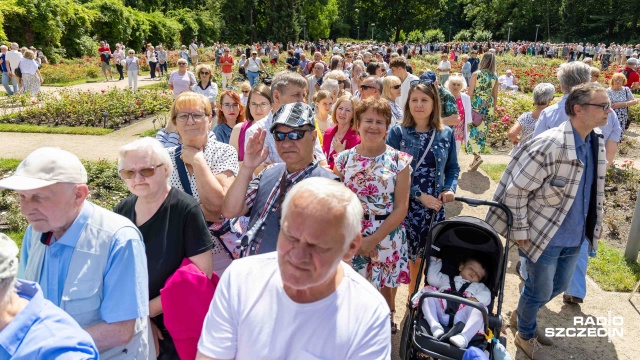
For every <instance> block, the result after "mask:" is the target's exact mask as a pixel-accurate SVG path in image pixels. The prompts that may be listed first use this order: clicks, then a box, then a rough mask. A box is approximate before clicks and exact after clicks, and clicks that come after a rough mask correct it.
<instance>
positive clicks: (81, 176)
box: [0, 147, 87, 190]
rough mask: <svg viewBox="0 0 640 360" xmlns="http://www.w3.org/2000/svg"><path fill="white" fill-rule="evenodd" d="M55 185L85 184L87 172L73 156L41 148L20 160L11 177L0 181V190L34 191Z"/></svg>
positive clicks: (50, 148) (66, 152)
mask: <svg viewBox="0 0 640 360" xmlns="http://www.w3.org/2000/svg"><path fill="white" fill-rule="evenodd" d="M56 183H73V184H86V183H87V170H85V168H84V165H82V163H81V162H80V159H78V157H77V156H75V155H74V154H72V153H70V152H68V151H65V150H62V149H59V148H53V147H41V148H39V149H36V150H34V151H33V152H32V153H31V154H29V156H27V157H26V158H25V159H24V160H22V162H21V163H20V165H18V168H17V169H16V171H15V172H14V174H13V175H12V176H9V177H8V178H5V179H2V180H0V188H4V189H11V190H34V189H39V188H43V187H45V186H49V185H53V184H56Z"/></svg>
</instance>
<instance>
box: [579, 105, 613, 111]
mask: <svg viewBox="0 0 640 360" xmlns="http://www.w3.org/2000/svg"><path fill="white" fill-rule="evenodd" d="M580 105H583V106H594V107H599V108H601V109H602V111H607V110H609V109H611V103H606V104H591V103H585V104H580Z"/></svg>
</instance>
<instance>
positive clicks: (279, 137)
mask: <svg viewBox="0 0 640 360" xmlns="http://www.w3.org/2000/svg"><path fill="white" fill-rule="evenodd" d="M307 131H313V130H312V129H307V130H293V131H291V132H287V133H283V132H279V131H274V132H273V138H274V139H275V140H276V141H284V139H285V138H289V140H293V141H296V140H300V139H302V138H303V137H304V133H306V132H307Z"/></svg>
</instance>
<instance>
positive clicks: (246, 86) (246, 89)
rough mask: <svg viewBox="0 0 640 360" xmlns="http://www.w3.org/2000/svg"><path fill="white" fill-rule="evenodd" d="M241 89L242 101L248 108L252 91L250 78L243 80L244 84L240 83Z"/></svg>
mask: <svg viewBox="0 0 640 360" xmlns="http://www.w3.org/2000/svg"><path fill="white" fill-rule="evenodd" d="M240 91H241V92H242V93H241V94H240V101H241V102H242V105H244V107H245V108H246V107H247V101H248V100H249V92H250V91H251V84H250V83H249V80H245V81H243V82H242V84H240Z"/></svg>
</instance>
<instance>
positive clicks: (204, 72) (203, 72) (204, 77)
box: [200, 69, 211, 83]
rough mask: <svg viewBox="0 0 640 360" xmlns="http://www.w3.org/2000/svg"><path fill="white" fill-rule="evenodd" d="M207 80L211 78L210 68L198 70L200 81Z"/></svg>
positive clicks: (205, 81)
mask: <svg viewBox="0 0 640 360" xmlns="http://www.w3.org/2000/svg"><path fill="white" fill-rule="evenodd" d="M209 80H211V70H209V69H202V70H200V81H202V82H204V83H207V82H209Z"/></svg>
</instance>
